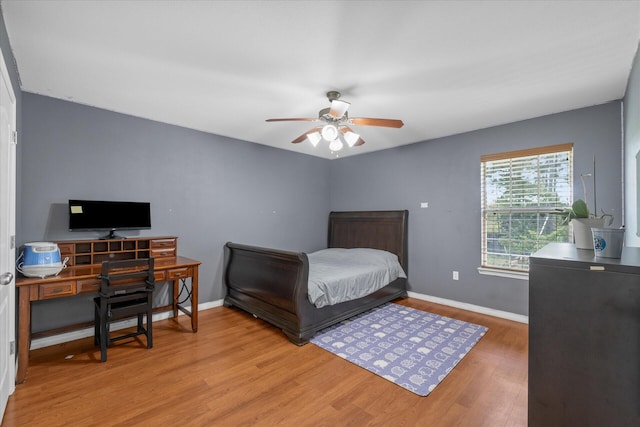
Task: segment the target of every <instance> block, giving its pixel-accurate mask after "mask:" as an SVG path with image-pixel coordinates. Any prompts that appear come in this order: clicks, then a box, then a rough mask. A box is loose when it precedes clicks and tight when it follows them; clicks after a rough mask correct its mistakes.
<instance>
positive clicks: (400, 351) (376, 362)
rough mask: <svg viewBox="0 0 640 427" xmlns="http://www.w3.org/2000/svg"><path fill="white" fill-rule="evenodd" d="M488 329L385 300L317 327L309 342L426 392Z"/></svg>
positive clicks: (412, 389) (410, 389)
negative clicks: (344, 317) (379, 304)
mask: <svg viewBox="0 0 640 427" xmlns="http://www.w3.org/2000/svg"><path fill="white" fill-rule="evenodd" d="M487 330H488V328H487V327H485V326H480V325H475V324H473V323H468V322H463V321H461V320H455V319H451V318H449V317H443V316H438V315H436V314H432V313H427V312H426V311H422V310H417V309H415V308H410V307H405V306H402V305H399V304H393V303H387V304H384V305H381V306H380V307H377V308H374V309H373V310H370V311H367V312H365V313H363V314H360V315H358V316H354V317H352V318H350V319H347V320H345V321H344V322H341V323H339V324H337V325H334V326H331V327H329V328H327V329H325V330H323V331H320V332H319V333H318V334H317V335H316V336H315V337H313V339H312V340H311V342H312V343H313V344H315V345H317V346H319V347H321V348H323V349H325V350H327V351H330V352H331V353H334V354H336V355H338V356H340V357H342V358H344V359H346V360H348V361H349V362H352V363H355V364H356V365H358V366H360V367H363V368H365V369H367V370H369V371H371V372H373V373H374V374H377V375H379V376H381V377H383V378H385V379H387V380H389V381H391V382H393V383H395V384H397V385H399V386H400V387H404V388H405V389H407V390H409V391H412V392H414V393H416V394H418V395H420V396H427V395H428V394H429V393H431V391H433V389H434V388H435V387H436V386H437V385H438V384H439V383H440V382H441V381H442V380H443V379H444V377H446V376H447V374H448V373H449V372H451V370H452V369H453V368H454V367H455V366H456V365H457V364H458V362H459V361H460V360H461V359H462V358H463V357H464V356H465V355H466V354H467V353H468V352H469V351H470V350H471V348H472V347H473V346H474V345H475V344H476V343H477V342H478V341H479V340H480V338H482V337H483V336H484V334H485V333H486V332H487Z"/></svg>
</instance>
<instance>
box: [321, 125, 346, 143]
mask: <svg viewBox="0 0 640 427" xmlns="http://www.w3.org/2000/svg"><path fill="white" fill-rule="evenodd" d="M321 133H322V137H323V138H324V139H325V141H329V142H331V141H334V140H335V139H336V138H337V137H338V128H337V127H335V126H334V125H332V124H326V125H324V127H323V128H322V131H321ZM340 148H342V147H340Z"/></svg>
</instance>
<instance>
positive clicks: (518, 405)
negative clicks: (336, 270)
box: [2, 299, 527, 427]
mask: <svg viewBox="0 0 640 427" xmlns="http://www.w3.org/2000/svg"><path fill="white" fill-rule="evenodd" d="M397 303H400V304H403V305H407V306H410V307H414V308H418V309H422V310H426V311H430V312H432V313H437V314H440V315H444V316H449V317H454V318H457V319H460V320H465V321H469V322H474V323H478V324H482V325H485V326H487V327H488V328H489V331H488V333H487V334H486V335H485V336H484V337H483V338H482V339H481V340H480V342H479V343H478V344H477V345H476V346H475V347H474V348H473V350H472V351H471V352H470V353H469V354H468V355H467V356H466V357H465V358H464V359H462V361H461V362H460V363H459V364H458V366H456V368H455V369H454V370H453V371H452V372H451V373H450V374H449V375H448V376H447V377H446V378H445V379H444V381H443V382H442V383H440V385H438V387H436V389H435V390H434V391H433V392H432V393H431V394H430V395H429V396H427V397H420V396H418V395H415V394H413V393H411V392H409V391H407V390H405V389H403V388H401V387H398V386H396V385H394V384H392V383H391V382H389V381H387V380H385V379H383V378H381V377H378V376H377V375H374V374H372V373H369V372H368V371H366V370H364V369H362V368H360V367H358V366H356V365H353V364H351V363H349V362H347V361H345V360H343V359H341V358H339V357H337V356H334V355H332V354H331V353H329V352H327V351H325V350H322V349H320V348H319V347H316V346H315V345H313V344H307V345H305V346H302V347H297V346H295V345H294V344H291V343H290V342H289V341H288V340H287V339H286V338H285V336H284V334H282V333H281V332H280V331H278V330H276V329H275V328H273V327H271V326H269V325H268V324H266V323H265V322H263V321H261V320H258V319H254V318H253V317H251V316H250V315H248V314H246V313H244V312H242V311H239V310H237V309H233V308H224V307H217V308H213V309H210V310H206V311H202V312H200V322H199V326H200V329H199V331H198V333H196V334H193V333H191V332H190V331H189V327H188V318H187V317H186V316H181V317H180V318H179V323H176V321H175V320H173V319H168V320H163V321H159V322H156V323H154V337H153V339H154V348H153V349H149V350H147V349H146V348H144V346H143V345H142V344H141V342H140V341H136V340H132V341H130V342H121V343H116V344H115V345H114V346H113V347H111V348H110V349H109V352H108V356H109V360H108V361H107V362H106V363H100V362H99V360H100V352H99V351H97V350H96V349H95V348H94V347H93V338H87V339H82V340H78V341H74V342H71V343H65V344H61V345H57V346H52V347H47V348H43V349H38V350H34V351H32V352H31V355H30V363H31V364H30V367H29V372H28V374H27V380H26V381H25V383H24V384H21V385H18V386H16V390H15V392H14V394H13V395H12V396H11V397H10V398H9V403H8V405H7V410H6V412H5V415H4V419H3V422H2V426H3V427H5V426H30V427H35V426H47V427H52V426H97V425H99V426H109V425H144V426H173V425H182V426H213V425H216V426H246V425H258V426H332V427H335V426H418V425H419V426H427V425H428V426H453V425H455V426H492V427H493V426H509V427H512V426H524V425H526V421H527V325H524V324H521V323H516V322H511V321H508V320H503V319H498V318H494V317H490V316H484V315H481V314H476V313H472V312H467V311H463V310H458V309H453V308H449V307H445V306H440V305H436V304H432V303H428V302H424V301H420V300H416V299H406V300H401V301H397ZM142 340H144V337H143V338H142ZM70 355H73V357H69V356H70Z"/></svg>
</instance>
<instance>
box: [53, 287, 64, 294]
mask: <svg viewBox="0 0 640 427" xmlns="http://www.w3.org/2000/svg"><path fill="white" fill-rule="evenodd" d="M64 291H65V289H64V288H53V293H54V294H59V293H60V292H64Z"/></svg>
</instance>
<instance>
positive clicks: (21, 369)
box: [16, 256, 201, 384]
mask: <svg viewBox="0 0 640 427" xmlns="http://www.w3.org/2000/svg"><path fill="white" fill-rule="evenodd" d="M154 258H155V276H156V282H158V283H160V282H164V281H170V282H173V303H172V304H169V305H166V306H163V307H157V308H155V309H154V311H166V310H173V317H174V318H175V317H177V316H178V310H180V311H182V312H183V313H185V314H187V315H189V316H190V317H191V329H192V330H193V332H197V331H198V266H199V265H200V264H201V262H200V261H196V260H193V259H190V258H185V257H181V256H177V257H162V256H160V257H154ZM100 268H101V265H100V264H91V265H74V266H71V267H67V268H66V269H64V270H62V271H61V272H60V274H58V275H57V276H53V277H46V278H44V279H40V278H31V277H23V276H18V278H17V279H16V290H17V291H18V295H19V309H18V310H19V311H18V372H17V374H16V383H17V384H22V383H23V382H24V380H25V378H26V376H27V368H28V367H29V348H30V346H31V302H32V301H40V300H46V299H53V298H64V297H69V296H73V295H78V294H82V293H90V292H97V291H99V290H100V280H99V279H98V275H99V274H100ZM187 278H191V292H190V295H189V298H188V299H189V300H190V301H191V310H189V309H187V308H185V307H183V305H182V302H184V301H179V296H180V281H181V280H184V279H187Z"/></svg>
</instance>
